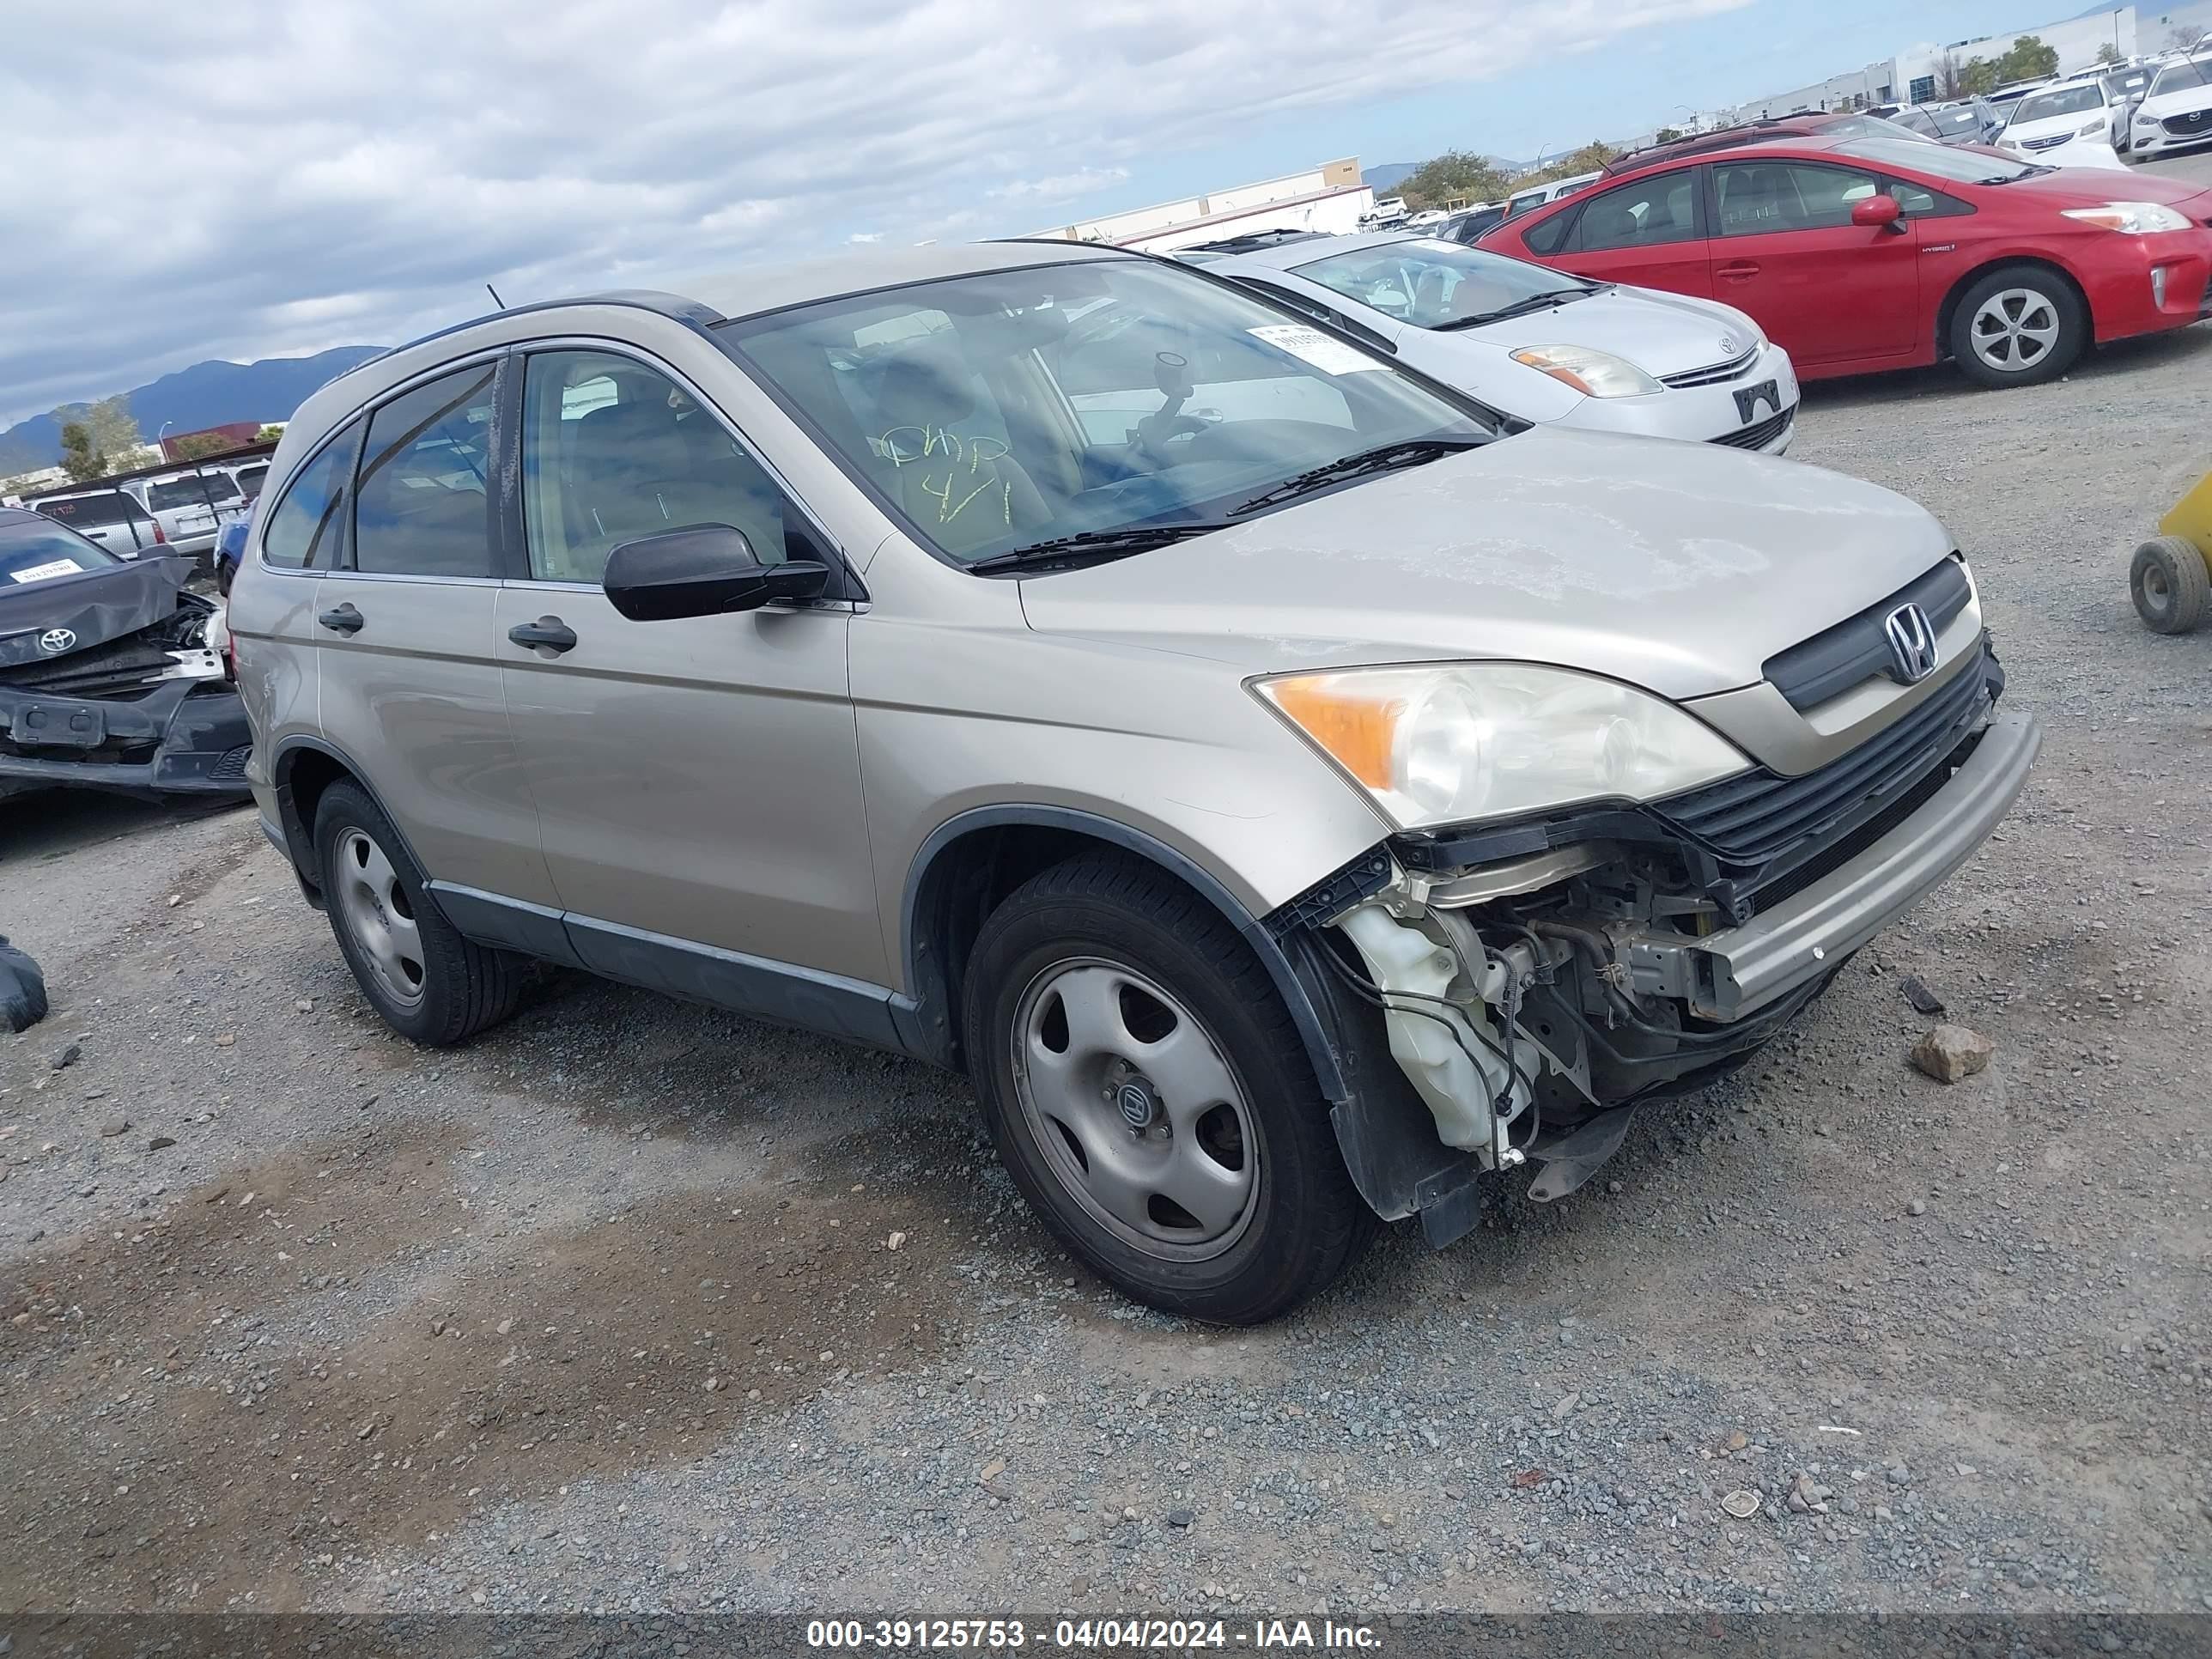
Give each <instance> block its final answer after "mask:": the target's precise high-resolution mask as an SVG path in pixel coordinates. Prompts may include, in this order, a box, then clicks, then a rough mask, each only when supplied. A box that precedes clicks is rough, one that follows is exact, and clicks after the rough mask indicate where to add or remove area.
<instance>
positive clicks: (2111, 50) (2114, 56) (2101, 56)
mask: <svg viewBox="0 0 2212 1659" xmlns="http://www.w3.org/2000/svg"><path fill="white" fill-rule="evenodd" d="M2097 61H2098V62H2099V63H2100V64H2117V63H2118V62H2119V61H2120V49H2119V48H2118V46H2114V45H2113V44H2112V42H2111V41H2109V40H2107V41H2106V42H2105V44H2104V45H2103V46H2100V47H2098V48H2097Z"/></svg>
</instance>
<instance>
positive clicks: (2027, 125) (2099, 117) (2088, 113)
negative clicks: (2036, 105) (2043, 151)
mask: <svg viewBox="0 0 2212 1659" xmlns="http://www.w3.org/2000/svg"><path fill="white" fill-rule="evenodd" d="M2092 121H2102V122H2104V123H2105V124H2106V125H2107V126H2110V125H2111V124H2112V111H2111V110H2110V109H2085V110H2081V111H2077V112H2075V113H2074V114H2072V115H2045V116H2041V117H2039V118H2037V119H2035V120H2033V121H2012V122H2008V123H2007V124H2006V125H2005V130H2004V132H2003V135H2002V136H2003V137H2007V138H2016V139H2021V140H2022V141H2025V140H2027V139H2030V138H2057V137H2062V136H2063V135H2065V134H2068V133H2074V132H2079V131H2081V129H2082V128H2083V127H2086V126H2087V125H2089V123H2090V122H2092Z"/></svg>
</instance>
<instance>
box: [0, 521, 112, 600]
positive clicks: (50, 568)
mask: <svg viewBox="0 0 2212 1659" xmlns="http://www.w3.org/2000/svg"><path fill="white" fill-rule="evenodd" d="M122 562H123V561H122V560H120V559H118V558H117V557H116V556H114V555H113V554H112V553H108V552H105V551H103V550H100V548H97V547H94V545H93V544H91V543H90V542H88V541H87V540H85V538H83V537H82V536H79V535H76V534H75V533H73V532H70V531H67V530H64V529H63V528H62V527H61V526H59V525H55V524H47V523H46V522H45V521H44V520H40V519H14V518H9V519H0V593H6V592H9V591H10V590H12V589H13V588H15V587H16V586H19V585H24V584H28V583H31V582H43V581H50V580H52V579H53V578H54V577H56V576H75V575H77V574H81V573H82V572H84V571H87V570H100V569H104V568H106V567H107V566H109V565H111V564H120V563H122Z"/></svg>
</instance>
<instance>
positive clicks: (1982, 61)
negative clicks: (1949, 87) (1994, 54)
mask: <svg viewBox="0 0 2212 1659" xmlns="http://www.w3.org/2000/svg"><path fill="white" fill-rule="evenodd" d="M2003 80H2004V75H2003V73H2002V70H2001V69H2000V68H1999V66H1998V64H1993V63H1991V62H1990V60H1989V59H1988V58H1968V59H1967V60H1966V64H1964V66H1962V67H1961V68H1960V70H1959V94H1958V95H1959V96H1960V97H1961V98H1978V97H1981V96H1983V95H1984V94H1988V93H1992V92H1995V91H1996V89H1997V88H1998V86H1999V84H2000V83H2002V81H2003Z"/></svg>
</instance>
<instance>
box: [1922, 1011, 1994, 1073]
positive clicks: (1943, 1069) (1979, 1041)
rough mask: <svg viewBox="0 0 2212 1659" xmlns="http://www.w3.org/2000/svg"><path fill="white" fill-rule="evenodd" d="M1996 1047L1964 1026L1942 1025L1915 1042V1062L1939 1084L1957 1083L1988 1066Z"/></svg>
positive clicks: (1976, 1032)
mask: <svg viewBox="0 0 2212 1659" xmlns="http://www.w3.org/2000/svg"><path fill="white" fill-rule="evenodd" d="M1996 1047H1997V1046H1996V1043H1994V1042H1990V1040H1989V1039H1988V1038H1987V1037H1985V1036H1983V1035H1982V1034H1981V1033H1980V1032H1979V1031H1970V1030H1967V1029H1966V1027H1965V1026H1963V1025H1938V1026H1936V1027H1935V1028H1934V1029H1933V1030H1930V1031H1929V1032H1928V1034H1927V1035H1926V1036H1923V1037H1922V1038H1921V1039H1920V1041H1919V1042H1916V1043H1914V1044H1913V1045H1912V1063H1913V1064H1914V1065H1915V1066H1918V1067H1919V1068H1920V1069H1921V1070H1922V1071H1923V1072H1925V1073H1928V1075H1929V1076H1930V1077H1932V1078H1934V1079H1936V1081H1937V1082H1938V1083H1956V1082H1958V1081H1959V1080H1960V1079H1961V1078H1969V1077H1972V1076H1973V1074H1974V1073H1977V1072H1978V1071H1980V1070H1982V1069H1983V1068H1984V1066H1987V1065H1988V1064H1989V1063H1990V1055H1991V1054H1995V1053H1996Z"/></svg>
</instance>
